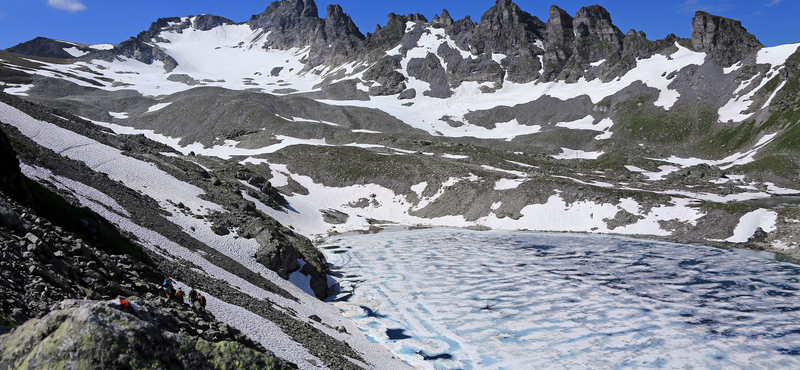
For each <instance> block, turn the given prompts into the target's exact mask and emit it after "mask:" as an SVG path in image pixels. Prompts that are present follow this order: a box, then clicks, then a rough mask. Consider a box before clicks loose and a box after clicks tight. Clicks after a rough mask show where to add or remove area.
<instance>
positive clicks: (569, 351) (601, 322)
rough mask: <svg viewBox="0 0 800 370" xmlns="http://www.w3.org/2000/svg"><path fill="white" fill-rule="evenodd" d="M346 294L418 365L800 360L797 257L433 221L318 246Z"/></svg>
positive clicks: (376, 336) (781, 364) (685, 365)
mask: <svg viewBox="0 0 800 370" xmlns="http://www.w3.org/2000/svg"><path fill="white" fill-rule="evenodd" d="M321 248H322V250H323V251H324V252H325V254H326V257H327V258H328V260H329V262H331V263H333V264H334V265H335V270H336V271H337V272H339V273H340V274H341V275H342V276H341V277H340V278H339V280H340V281H341V285H342V288H343V290H344V292H343V294H342V295H340V299H345V297H348V295H349V294H350V293H352V295H349V297H348V298H346V300H341V301H340V302H337V303H336V305H338V306H339V307H340V308H341V309H342V310H343V311H344V313H345V314H346V315H348V316H350V317H351V318H352V319H353V320H355V321H356V322H357V324H358V325H359V327H360V328H361V330H362V331H364V332H365V334H366V335H367V336H368V337H369V338H370V339H371V340H373V341H375V342H379V343H383V344H385V345H386V346H388V347H389V348H390V349H391V350H392V351H393V352H394V353H395V354H397V355H398V356H399V357H401V358H402V359H404V360H405V361H407V362H408V363H410V364H412V365H414V366H417V367H419V368H423V369H621V368H669V369H675V368H680V369H754V368H755V369H772V368H795V369H796V368H800V298H798V289H800V278H799V277H798V273H800V266H797V265H791V264H786V263H781V262H777V261H770V260H766V259H762V258H756V257H751V256H747V255H743V254H740V253H736V252H734V251H728V250H721V249H715V248H708V247H703V246H696V245H680V244H672V243H664V242H655V241H643V240H635V239H627V238H620V237H609V236H598V235H573V234H548V233H523V232H503V231H470V230H461V229H438V228H437V229H425V230H414V231H397V232H382V233H378V234H369V235H347V236H337V237H334V238H331V239H330V240H329V242H328V244H326V245H323V246H321Z"/></svg>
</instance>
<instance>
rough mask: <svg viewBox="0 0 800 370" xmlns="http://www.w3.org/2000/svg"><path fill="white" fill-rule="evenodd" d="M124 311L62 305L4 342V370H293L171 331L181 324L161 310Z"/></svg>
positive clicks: (233, 345) (241, 348)
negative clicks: (146, 369)
mask: <svg viewBox="0 0 800 370" xmlns="http://www.w3.org/2000/svg"><path fill="white" fill-rule="evenodd" d="M118 307H119V306H115V305H113V304H111V303H108V302H102V301H75V300H68V301H64V302H62V303H61V304H59V305H58V307H57V308H59V309H58V310H55V311H53V312H51V313H49V314H47V315H46V316H45V317H43V318H41V319H32V320H29V321H27V322H26V323H25V324H23V325H22V326H20V327H19V328H17V329H16V330H14V331H13V332H11V333H10V334H8V335H5V336H3V337H2V341H0V368H14V369H45V368H51V369H66V368H93V369H145V368H153V369H167V368H170V369H243V368H248V369H290V368H291V367H289V366H287V365H285V364H283V363H281V361H280V360H278V359H277V358H275V357H274V356H270V355H269V354H266V353H264V352H260V351H258V350H255V349H253V348H249V347H247V346H245V345H244V344H242V343H239V342H235V341H227V340H224V341H217V342H211V341H207V340H204V339H201V338H198V337H196V336H192V335H186V334H179V333H177V332H174V331H170V329H174V328H175V327H177V326H178V325H177V320H176V319H175V318H174V317H173V315H171V314H170V313H169V312H167V311H164V310H162V309H160V308H156V307H152V306H150V307H147V312H144V311H139V312H138V316H137V315H135V314H133V313H131V312H125V311H122V310H120V309H119V308H118ZM223 325H224V324H223ZM206 326H208V324H206ZM225 327H226V328H227V326H225Z"/></svg>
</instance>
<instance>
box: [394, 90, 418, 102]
mask: <svg viewBox="0 0 800 370" xmlns="http://www.w3.org/2000/svg"><path fill="white" fill-rule="evenodd" d="M416 97H417V90H416V89H406V90H404V91H403V92H401V93H400V95H398V96H397V99H401V100H403V99H414V98H416Z"/></svg>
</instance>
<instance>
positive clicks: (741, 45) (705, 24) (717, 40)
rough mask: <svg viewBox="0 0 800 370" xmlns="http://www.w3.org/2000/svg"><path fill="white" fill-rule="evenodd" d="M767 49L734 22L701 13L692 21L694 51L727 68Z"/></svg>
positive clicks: (739, 22)
mask: <svg viewBox="0 0 800 370" xmlns="http://www.w3.org/2000/svg"><path fill="white" fill-rule="evenodd" d="M762 47H764V45H762V44H761V42H760V41H758V39H756V37H755V36H754V35H753V34H751V33H749V32H747V29H745V28H744V27H742V22H741V21H737V20H734V19H729V18H723V17H720V16H716V15H711V14H709V13H706V12H704V11H697V13H695V16H694V18H693V19H692V48H694V49H695V50H697V51H705V52H707V53H708V56H709V58H711V60H713V61H714V62H716V63H718V64H719V65H721V66H723V67H730V66H731V65H733V64H734V63H736V62H738V61H740V60H742V58H744V57H745V56H747V55H749V54H751V53H753V52H754V51H756V50H758V49H760V48H762Z"/></svg>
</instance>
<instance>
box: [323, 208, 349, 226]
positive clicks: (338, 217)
mask: <svg viewBox="0 0 800 370" xmlns="http://www.w3.org/2000/svg"><path fill="white" fill-rule="evenodd" d="M319 211H320V213H322V219H323V221H325V222H327V223H329V224H334V225H341V224H343V223H346V222H347V219H348V218H350V216H349V215H348V214H347V213H344V212H342V211H339V210H336V209H321V210H319Z"/></svg>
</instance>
